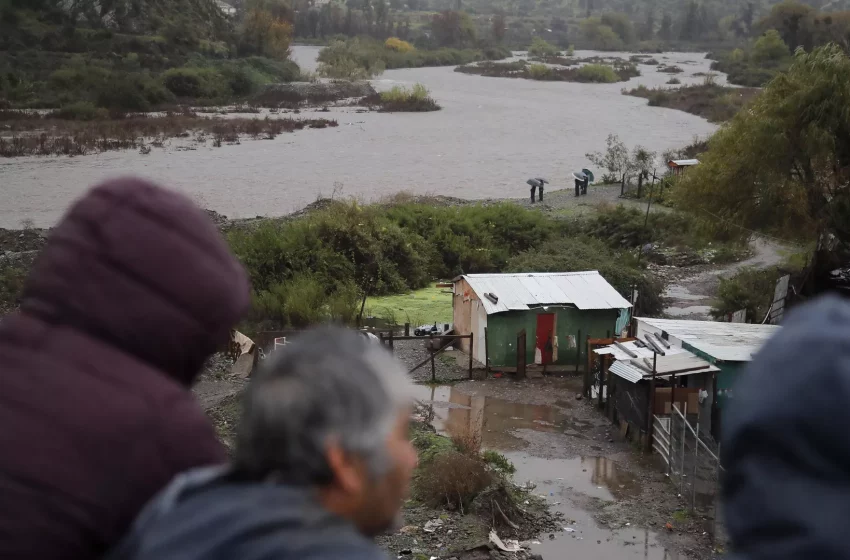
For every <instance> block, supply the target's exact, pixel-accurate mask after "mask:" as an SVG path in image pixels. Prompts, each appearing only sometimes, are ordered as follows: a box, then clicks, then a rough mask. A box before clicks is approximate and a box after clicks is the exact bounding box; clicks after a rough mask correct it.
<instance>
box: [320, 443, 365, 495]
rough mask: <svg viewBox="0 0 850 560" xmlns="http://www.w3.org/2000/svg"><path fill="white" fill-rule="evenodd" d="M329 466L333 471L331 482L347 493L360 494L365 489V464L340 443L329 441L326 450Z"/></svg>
mask: <svg viewBox="0 0 850 560" xmlns="http://www.w3.org/2000/svg"><path fill="white" fill-rule="evenodd" d="M325 453H326V454H327V458H328V466H329V467H330V469H331V472H332V473H333V477H334V480H333V482H332V483H331V484H333V485H334V486H336V487H337V488H339V489H340V490H342V491H343V492H344V493H346V494H359V493H360V492H362V491H363V480H364V477H363V474H364V473H363V472H362V470H363V465H362V463H361V461H359V460H358V459H356V458H355V457H352V456H351V455H350V454H348V453H346V452H345V451H344V450H343V449H342V447H340V446H339V444H337V443H335V442H333V443H329V444H328V446H327V449H326V451H325Z"/></svg>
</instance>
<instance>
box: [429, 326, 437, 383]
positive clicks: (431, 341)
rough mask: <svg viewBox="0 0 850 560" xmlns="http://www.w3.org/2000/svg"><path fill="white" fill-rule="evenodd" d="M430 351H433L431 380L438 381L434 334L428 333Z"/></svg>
mask: <svg viewBox="0 0 850 560" xmlns="http://www.w3.org/2000/svg"><path fill="white" fill-rule="evenodd" d="M428 352H430V353H431V381H432V382H434V381H437V367H436V366H435V365H434V334H433V333H431V334H429V335H428Z"/></svg>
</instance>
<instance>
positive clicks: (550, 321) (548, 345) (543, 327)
mask: <svg viewBox="0 0 850 560" xmlns="http://www.w3.org/2000/svg"><path fill="white" fill-rule="evenodd" d="M554 344H555V314H554V313H544V314H541V315H538V316H537V340H536V342H535V345H534V346H535V348H537V349H538V350H539V351H540V355H541V357H542V361H541V363H543V364H551V363H552V350H553V349H554Z"/></svg>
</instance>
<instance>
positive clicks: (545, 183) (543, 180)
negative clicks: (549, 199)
mask: <svg viewBox="0 0 850 560" xmlns="http://www.w3.org/2000/svg"><path fill="white" fill-rule="evenodd" d="M535 179H537V180H538V181H540V182H541V183H543V184H544V185H548V184H549V181H547V180H546V179H544V178H543V177H535Z"/></svg>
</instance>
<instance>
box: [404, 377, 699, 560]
mask: <svg viewBox="0 0 850 560" xmlns="http://www.w3.org/2000/svg"><path fill="white" fill-rule="evenodd" d="M485 383H486V382H485ZM417 391H418V392H417V397H418V399H419V400H420V401H421V402H422V403H423V404H425V405H428V406H430V407H431V408H432V410H433V421H432V424H433V425H434V427H435V428H436V429H437V430H438V431H439V432H442V433H445V434H449V435H451V434H455V435H458V434H463V433H467V432H468V430H473V431H474V432H475V433H480V435H481V442H482V447H483V448H485V449H493V450H497V451H500V452H502V453H503V454H504V455H505V456H506V457H507V458H508V459H509V460H510V461H511V462H512V463H513V464H514V466H515V467H516V474H515V475H514V481H515V482H516V483H517V484H523V483H526V482H531V483H533V484H534V485H535V489H534V493H535V494H537V495H539V496H541V497H542V498H544V499H545V500H546V501H547V502H548V503H549V504H550V505H551V507H552V508H553V509H554V510H555V511H559V512H561V513H562V514H563V515H564V521H563V523H562V525H563V530H562V531H559V532H556V533H552V534H544V535H540V537H539V538H538V539H537V540H535V541H532V544H531V549H532V552H533V553H535V554H540V555H542V556H543V558H544V559H545V560H567V559H574V558H583V559H598V560H614V559H625V558H644V559H652V560H685V557H684V556H682V555H680V554H677V553H676V552H674V551H671V550H668V549H667V548H665V547H664V545H663V544H662V543H661V542H660V541H659V539H658V535H657V534H656V533H655V532H653V531H650V530H648V529H645V528H639V527H636V526H635V527H633V526H632V523H629V522H623V523H622V524H621V525H620V526H619V527H618V528H616V529H614V528H610V527H604V526H601V525H599V524H598V523H597V522H596V521H595V520H594V517H593V515H592V513H591V511H590V508H588V507H583V505H585V504H587V503H588V501H598V500H601V501H604V502H607V501H617V500H619V499H623V498H627V497H636V496H639V495H640V492H641V488H640V484H639V483H638V481H637V479H636V477H635V476H634V475H633V474H631V473H630V472H629V471H628V470H627V469H626V468H624V466H623V465H622V464H620V463H618V462H616V461H613V460H611V459H610V458H608V457H606V456H604V455H602V454H600V455H592V454H589V453H588V454H584V455H577V456H574V457H566V458H564V457H563V454H559V453H555V454H554V455H555V456H553V454H552V453H549V452H548V450H549V449H555V448H556V447H557V448H561V449H562V448H563V447H564V441H565V440H564V435H566V436H568V437H571V438H579V439H581V438H584V437H586V436H585V434H586V433H587V431H588V429H589V428H591V427H592V424H595V425H597V426H598V425H599V423H598V422H595V420H591V421H588V420H587V419H585V420H579V419H578V417H579V416H581V415H577V414H574V413H573V410H571V409H574V406H575V405H574V404H573V403H570V402H566V401H563V402H557V403H555V404H554V405H540V404H523V403H521V402H513V401H508V400H505V399H501V398H495V397H492V396H484V395H480V394H468V393H466V392H463V391H462V390H460V389H459V388H458V387H453V386H437V387H428V386H418V388H417ZM473 393H474V392H473ZM602 421H603V422H604V420H602ZM534 436H543V438H542V440H541V439H540V438H538V437H534ZM547 436H549V437H547ZM530 442H534V443H533V444H531V443H530ZM587 449H590V450H593V449H594V446H590V447H588V448H587ZM597 449H600V448H598V447H597ZM568 455H569V454H568ZM635 525H636V524H635Z"/></svg>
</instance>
